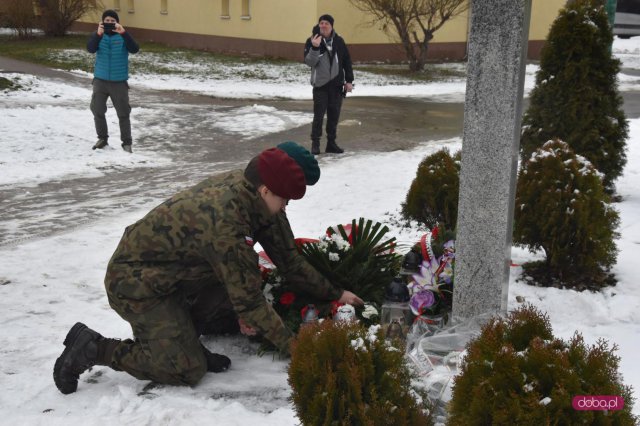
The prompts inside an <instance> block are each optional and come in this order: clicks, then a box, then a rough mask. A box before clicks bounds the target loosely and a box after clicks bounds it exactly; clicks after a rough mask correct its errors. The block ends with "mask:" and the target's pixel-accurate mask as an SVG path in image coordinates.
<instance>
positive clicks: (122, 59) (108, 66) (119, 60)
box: [87, 32, 140, 81]
mask: <svg viewBox="0 0 640 426" xmlns="http://www.w3.org/2000/svg"><path fill="white" fill-rule="evenodd" d="M139 49H140V48H139V47H138V44H137V43H136V42H135V41H134V40H133V38H132V37H131V35H129V33H127V32H125V33H124V34H122V35H120V34H118V33H114V34H112V35H106V34H105V35H103V36H102V37H100V36H98V34H97V33H94V34H93V35H92V36H91V38H90V39H89V42H88V43H87V50H88V51H89V52H91V53H94V52H95V53H96V63H95V68H94V71H93V75H94V76H95V77H96V78H99V79H100V80H106V81H126V80H128V79H129V53H136V52H137V51H138V50H139Z"/></svg>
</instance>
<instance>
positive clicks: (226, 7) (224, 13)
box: [220, 0, 229, 19]
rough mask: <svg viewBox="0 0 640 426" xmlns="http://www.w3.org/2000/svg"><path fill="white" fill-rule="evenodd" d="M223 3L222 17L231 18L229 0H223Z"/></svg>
mask: <svg viewBox="0 0 640 426" xmlns="http://www.w3.org/2000/svg"><path fill="white" fill-rule="evenodd" d="M221 3H222V7H221V9H220V17H221V18H222V19H229V0H222V1H221Z"/></svg>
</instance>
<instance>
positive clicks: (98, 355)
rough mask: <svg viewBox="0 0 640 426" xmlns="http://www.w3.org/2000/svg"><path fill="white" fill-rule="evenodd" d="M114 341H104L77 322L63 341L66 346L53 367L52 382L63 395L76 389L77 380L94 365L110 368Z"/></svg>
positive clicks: (116, 343)
mask: <svg viewBox="0 0 640 426" xmlns="http://www.w3.org/2000/svg"><path fill="white" fill-rule="evenodd" d="M118 343H120V341H119V340H116V339H106V338H104V337H102V336H101V335H100V334H99V333H97V332H95V331H93V330H91V329H90V328H89V327H87V326H86V325H84V324H82V323H80V322H78V323H76V325H74V326H73V327H71V330H69V332H68V333H67V337H65V339H64V345H65V346H66V347H65V349H64V351H63V352H62V355H60V357H59V358H58V359H57V360H56V364H55V366H54V367H53V380H54V381H55V383H56V386H57V387H58V389H59V390H60V392H62V393H63V394H65V395H66V394H69V393H73V392H75V391H76V390H77V389H78V378H79V377H80V374H82V373H83V372H84V371H86V370H87V369H89V368H91V367H93V366H94V365H106V366H110V364H111V357H112V355H113V351H114V350H115V348H116V346H117V345H118Z"/></svg>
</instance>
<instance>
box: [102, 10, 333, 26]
mask: <svg viewBox="0 0 640 426" xmlns="http://www.w3.org/2000/svg"><path fill="white" fill-rule="evenodd" d="M107 16H111V17H112V18H113V19H115V20H116V22H118V23H119V22H120V17H119V16H118V13H117V12H116V11H115V10H112V9H107V10H105V11H104V12H102V22H104V18H106V17H107ZM331 25H333V24H331Z"/></svg>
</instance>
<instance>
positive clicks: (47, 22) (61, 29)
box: [38, 0, 103, 36]
mask: <svg viewBox="0 0 640 426" xmlns="http://www.w3.org/2000/svg"><path fill="white" fill-rule="evenodd" d="M38 6H39V8H40V13H41V19H42V22H41V26H42V30H43V31H44V33H45V34H46V35H52V36H63V35H65V34H66V33H67V31H68V30H69V28H70V27H71V25H73V23H74V22H75V21H77V20H78V19H80V18H81V17H82V16H83V15H86V14H87V13H89V12H92V11H94V10H97V9H102V8H103V6H102V3H101V2H100V1H98V0H38Z"/></svg>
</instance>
